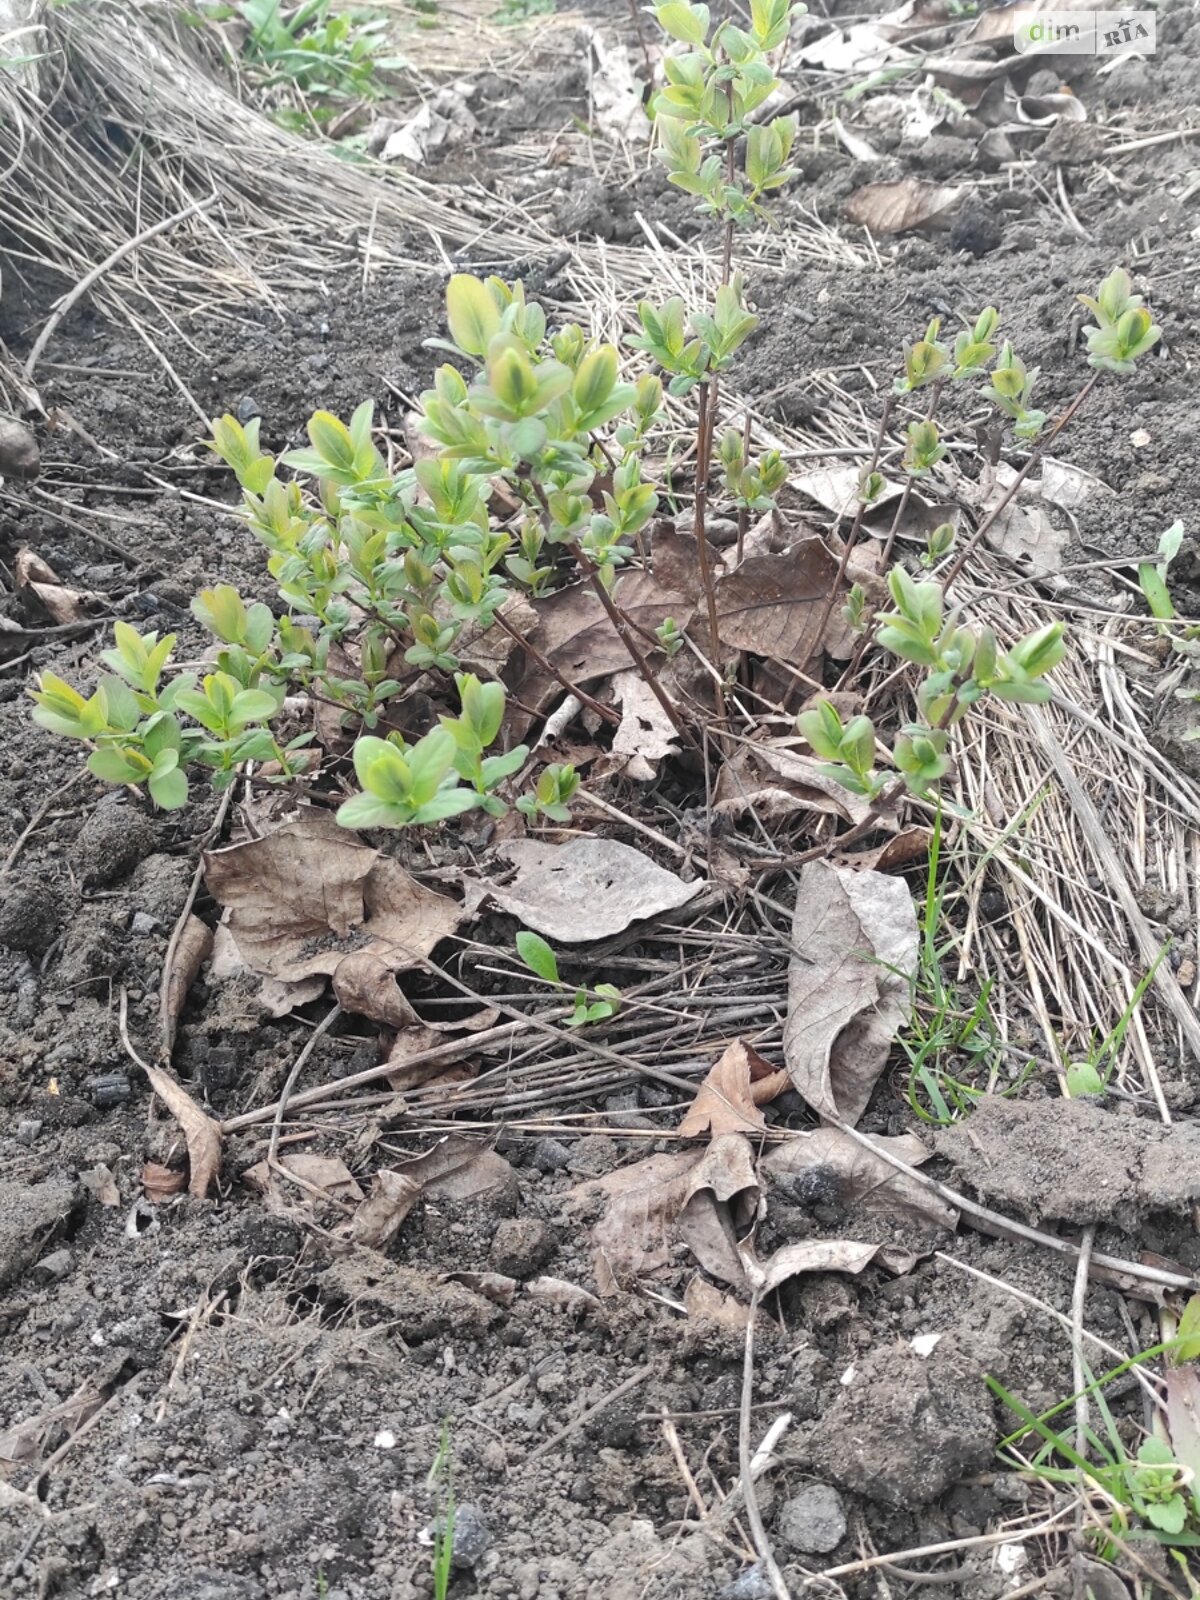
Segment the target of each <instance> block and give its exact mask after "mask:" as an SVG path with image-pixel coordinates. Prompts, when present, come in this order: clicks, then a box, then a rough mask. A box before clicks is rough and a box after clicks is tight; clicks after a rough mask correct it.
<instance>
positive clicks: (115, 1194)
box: [79, 1162, 121, 1207]
mask: <svg viewBox="0 0 1200 1600" xmlns="http://www.w3.org/2000/svg"><path fill="white" fill-rule="evenodd" d="M79 1181H80V1183H81V1184H82V1185H83V1187H84V1188H85V1189H86V1190H87V1192H88V1193H89V1194H90V1195H91V1196H92V1198H93V1199H94V1200H97V1201H98V1202H99V1203H100V1204H101V1205H102V1206H109V1207H112V1206H119V1205H120V1204H121V1191H120V1190H119V1189H118V1188H117V1180H116V1179H115V1178H114V1177H113V1175H112V1173H111V1172H110V1171H109V1169H108V1168H107V1167H106V1166H105V1165H104V1163H103V1162H100V1163H99V1164H98V1165H96V1166H94V1167H87V1168H85V1169H84V1171H82V1172H81V1173H80V1174H79Z"/></svg>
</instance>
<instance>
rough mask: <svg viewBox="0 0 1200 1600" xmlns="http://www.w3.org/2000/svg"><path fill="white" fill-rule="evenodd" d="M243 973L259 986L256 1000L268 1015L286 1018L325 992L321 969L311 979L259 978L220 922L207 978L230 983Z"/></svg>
mask: <svg viewBox="0 0 1200 1600" xmlns="http://www.w3.org/2000/svg"><path fill="white" fill-rule="evenodd" d="M243 975H246V976H247V977H248V978H249V979H252V980H253V981H254V982H255V983H256V984H257V985H258V993H257V996H256V999H257V1003H258V1004H259V1005H260V1006H261V1007H262V1009H263V1011H264V1012H265V1013H266V1014H267V1016H269V1017H286V1016H287V1015H288V1013H289V1012H291V1011H295V1010H296V1008H297V1007H298V1006H306V1005H309V1004H310V1003H311V1002H312V1001H313V1000H319V999H320V998H321V996H322V995H323V994H324V992H325V977H324V974H323V973H320V972H318V973H317V974H316V976H315V977H312V978H298V979H297V980H296V982H295V983H285V982H284V981H283V979H282V978H260V977H259V976H258V974H257V973H252V972H251V971H250V968H249V967H248V966H247V965H246V963H245V962H244V961H243V960H242V955H241V951H240V950H239V949H238V947H237V944H236V943H235V941H234V937H233V935H232V934H231V933H230V931H229V928H228V925H227V924H226V923H224V922H218V924H217V926H216V927H215V928H214V929H213V947H212V954H211V956H209V958H208V981H209V983H210V984H223V983H230V982H232V981H233V980H234V979H235V978H240V977H242V976H243Z"/></svg>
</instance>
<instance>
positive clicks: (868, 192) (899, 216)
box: [846, 178, 963, 234]
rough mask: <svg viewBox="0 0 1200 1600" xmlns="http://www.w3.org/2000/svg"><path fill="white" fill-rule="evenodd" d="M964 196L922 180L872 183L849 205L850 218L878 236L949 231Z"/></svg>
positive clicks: (856, 192)
mask: <svg viewBox="0 0 1200 1600" xmlns="http://www.w3.org/2000/svg"><path fill="white" fill-rule="evenodd" d="M962 195H963V191H962V189H961V188H958V187H956V186H953V185H948V184H941V183H924V182H922V180H921V179H919V178H900V179H899V180H898V181H897V182H895V183H868V184H865V185H864V186H863V187H862V188H861V189H856V190H855V191H854V193H853V194H852V195H851V196H850V198H849V199H848V200H847V201H846V216H847V217H848V218H849V219H850V221H851V222H857V223H859V224H860V225H861V226H862V227H864V228H869V229H870V231H871V232H872V233H878V234H889V233H910V232H912V231H913V230H914V229H917V228H941V227H947V226H948V225H949V222H950V218H951V217H952V216H953V215H954V213H955V211H956V210H957V209H958V205H959V202H960V201H961V199H962Z"/></svg>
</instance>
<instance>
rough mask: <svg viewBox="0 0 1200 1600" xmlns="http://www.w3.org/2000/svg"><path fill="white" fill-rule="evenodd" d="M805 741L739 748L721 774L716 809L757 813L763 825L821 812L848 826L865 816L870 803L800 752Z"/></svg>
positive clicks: (725, 812) (767, 742)
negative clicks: (836, 818) (803, 813)
mask: <svg viewBox="0 0 1200 1600" xmlns="http://www.w3.org/2000/svg"><path fill="white" fill-rule="evenodd" d="M800 743H801V741H799V740H796V739H768V740H764V741H763V742H762V743H761V744H739V745H738V747H737V749H736V750H735V751H734V753H733V756H732V758H731V759H730V760H728V761H726V762H725V763H724V765H723V766H722V767H721V770H720V772H719V773H718V775H717V786H716V803H715V804H714V806H713V810H714V811H718V812H720V813H721V815H722V816H730V817H740V816H742V815H743V813H745V812H747V811H753V812H754V814H755V816H757V817H758V818H759V820H760V821H764V822H769V821H775V820H782V819H783V818H785V817H794V816H796V814H797V813H798V812H804V811H817V812H820V813H822V814H823V815H832V816H835V817H841V818H842V820H843V821H845V822H849V823H855V822H861V821H862V820H863V819H864V818H865V817H866V815H867V811H868V809H869V808H868V806H867V802H866V801H865V800H863V799H862V798H861V797H860V796H858V795H853V794H851V793H850V791H849V789H845V788H843V787H842V785H841V784H840V783H838V782H837V781H836V780H835V779H833V778H831V777H829V775H828V773H827V772H826V771H825V770H824V768H823V765H822V763H821V762H820V761H818V760H817V759H816V758H815V757H814V756H811V755H805V754H802V753H801V751H800V748H799V746H800Z"/></svg>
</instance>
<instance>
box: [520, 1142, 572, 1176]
mask: <svg viewBox="0 0 1200 1600" xmlns="http://www.w3.org/2000/svg"><path fill="white" fill-rule="evenodd" d="M570 1159H571V1152H570V1150H568V1149H567V1147H566V1145H565V1144H563V1142H562V1140H561V1139H539V1140H538V1141H537V1142H536V1144H535V1145H534V1147H533V1149H532V1150H531V1151H530V1152H529V1162H530V1165H531V1166H533V1167H535V1168H536V1169H537V1170H538V1172H561V1171H562V1170H563V1169H564V1167H566V1166H567V1164H568V1162H569V1161H570Z"/></svg>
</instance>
